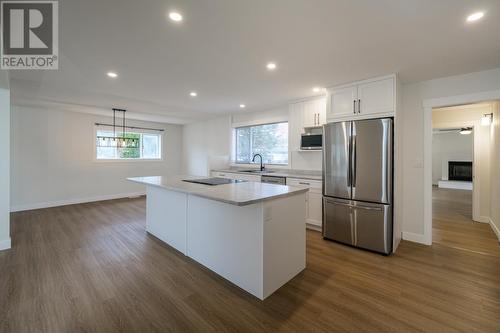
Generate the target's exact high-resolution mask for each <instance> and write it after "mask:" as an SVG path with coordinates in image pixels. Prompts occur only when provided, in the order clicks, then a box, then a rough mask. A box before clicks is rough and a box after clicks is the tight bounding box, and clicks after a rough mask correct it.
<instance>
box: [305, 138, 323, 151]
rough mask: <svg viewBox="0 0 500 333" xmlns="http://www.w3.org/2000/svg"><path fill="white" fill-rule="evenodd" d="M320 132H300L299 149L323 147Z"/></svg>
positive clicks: (318, 148) (319, 148)
mask: <svg viewBox="0 0 500 333" xmlns="http://www.w3.org/2000/svg"><path fill="white" fill-rule="evenodd" d="M322 146H323V135H322V134H302V136H301V139H300V149H302V150H321V149H322V148H323V147H322Z"/></svg>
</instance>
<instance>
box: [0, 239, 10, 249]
mask: <svg viewBox="0 0 500 333" xmlns="http://www.w3.org/2000/svg"><path fill="white" fill-rule="evenodd" d="M11 245H12V243H11V241H10V238H9V239H4V240H3V241H0V251H3V250H8V249H10V248H11Z"/></svg>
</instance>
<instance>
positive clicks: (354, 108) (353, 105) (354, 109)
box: [352, 100, 356, 114]
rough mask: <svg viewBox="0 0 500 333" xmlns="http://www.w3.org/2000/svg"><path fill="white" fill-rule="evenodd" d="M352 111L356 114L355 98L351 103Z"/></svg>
mask: <svg viewBox="0 0 500 333" xmlns="http://www.w3.org/2000/svg"><path fill="white" fill-rule="evenodd" d="M352 113H354V114H356V100H354V102H353V104H352Z"/></svg>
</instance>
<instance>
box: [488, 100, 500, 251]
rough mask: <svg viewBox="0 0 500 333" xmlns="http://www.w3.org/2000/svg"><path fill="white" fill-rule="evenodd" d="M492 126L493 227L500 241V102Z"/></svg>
mask: <svg viewBox="0 0 500 333" xmlns="http://www.w3.org/2000/svg"><path fill="white" fill-rule="evenodd" d="M493 114H494V115H493V124H492V126H491V155H490V161H491V167H490V170H491V186H490V190H491V210H490V219H491V227H492V228H493V230H494V231H495V233H496V234H497V237H498V240H499V241H500V177H498V173H499V172H500V102H496V103H494V107H493Z"/></svg>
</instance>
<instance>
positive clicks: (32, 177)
mask: <svg viewBox="0 0 500 333" xmlns="http://www.w3.org/2000/svg"><path fill="white" fill-rule="evenodd" d="M95 122H105V123H110V122H112V119H111V118H107V117H99V116H95V115H89V114H83V113H76V112H69V111H63V110H48V109H33V108H25V107H16V106H13V107H12V130H11V149H12V155H11V157H12V158H11V170H12V172H11V184H12V186H11V209H13V210H23V209H30V208H37V207H46V206H50V205H57V204H65V203H72V202H84V201H92V200H98V199H102V198H112V197H121V196H126V195H128V194H134V193H141V192H144V188H143V187H142V186H140V185H138V184H134V183H131V182H128V181H126V178H127V177H133V176H147V175H168V174H177V173H179V172H180V170H181V164H182V126H179V125H166V124H159V123H150V122H138V121H128V122H127V124H129V125H135V126H144V127H152V128H164V129H165V134H164V146H163V148H164V149H163V153H164V160H163V161H153V162H148V161H130V162H121V161H120V162H102V161H101V162H97V161H95V148H94V142H95V137H94V128H95V126H94V123H95Z"/></svg>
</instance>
